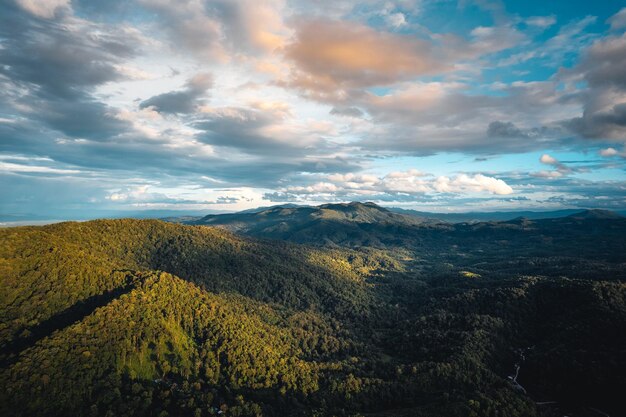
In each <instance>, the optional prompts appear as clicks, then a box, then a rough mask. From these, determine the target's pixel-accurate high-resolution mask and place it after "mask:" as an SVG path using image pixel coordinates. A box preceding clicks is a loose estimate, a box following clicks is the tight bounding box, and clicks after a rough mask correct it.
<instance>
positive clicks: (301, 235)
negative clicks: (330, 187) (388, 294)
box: [187, 202, 436, 246]
mask: <svg viewBox="0 0 626 417" xmlns="http://www.w3.org/2000/svg"><path fill="white" fill-rule="evenodd" d="M432 223H433V221H432V220H429V219H422V218H419V217H415V216H407V215H404V214H400V213H394V212H392V211H390V210H388V209H386V208H383V207H380V206H378V205H376V204H374V203H358V202H353V203H347V204H324V205H321V206H317V207H308V206H291V207H285V206H276V207H270V208H267V209H264V210H261V211H253V212H240V213H232V214H221V215H208V216H205V217H203V218H202V219H200V220H195V221H191V222H188V223H187V224H194V225H210V226H219V227H222V228H225V229H227V230H230V231H233V232H239V233H244V234H249V235H252V236H259V237H265V238H274V239H284V240H291V241H294V242H300V243H315V244H327V243H335V244H341V245H344V246H345V245H347V246H381V242H383V243H384V242H390V241H392V242H395V243H398V244H399V243H400V242H401V241H400V240H399V239H400V238H401V237H402V235H403V233H404V232H405V231H407V230H411V228H412V227H415V226H423V225H426V224H432ZM435 223H436V222H435Z"/></svg>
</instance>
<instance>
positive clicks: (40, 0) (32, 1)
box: [16, 0, 70, 19]
mask: <svg viewBox="0 0 626 417" xmlns="http://www.w3.org/2000/svg"><path fill="white" fill-rule="evenodd" d="M16 1H17V4H18V6H20V7H21V8H22V9H24V10H26V11H27V12H29V13H31V14H33V15H35V16H37V17H41V18H44V19H51V18H53V17H54V16H55V14H56V13H57V11H58V10H61V9H69V7H70V0H16Z"/></svg>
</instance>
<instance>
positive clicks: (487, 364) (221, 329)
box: [0, 204, 626, 417]
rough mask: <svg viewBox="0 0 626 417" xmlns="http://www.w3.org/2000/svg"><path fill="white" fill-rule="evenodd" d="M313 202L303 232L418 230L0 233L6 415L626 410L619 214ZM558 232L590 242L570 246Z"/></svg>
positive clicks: (178, 228)
mask: <svg viewBox="0 0 626 417" xmlns="http://www.w3.org/2000/svg"><path fill="white" fill-rule="evenodd" d="M308 209H309V210H311V211H309V212H308V213H307V214H306V217H307V218H309V219H310V218H311V217H314V218H315V219H313V220H312V223H311V222H306V223H304V222H303V223H302V224H303V225H306V227H303V229H302V230H303V231H302V232H301V234H297V235H295V236H298V237H299V239H300V238H303V237H304V236H307V233H314V234H317V236H322V235H326V234H327V233H328V231H329V230H331V229H332V227H336V228H337V229H338V230H341V228H340V227H339V226H337V225H357V229H356V230H357V231H359V233H367V234H370V235H373V234H375V233H376V230H377V228H383V229H384V230H396V231H397V232H401V233H404V235H405V237H403V239H404V242H410V243H412V245H413V246H408V247H399V246H394V245H393V244H391V243H393V241H391V240H389V239H391V236H392V235H393V234H394V233H395V232H389V233H388V234H384V233H383V234H380V235H379V236H380V239H379V242H382V241H386V242H387V245H386V246H377V248H373V247H371V246H368V247H364V246H363V245H362V243H363V241H362V240H360V241H359V244H358V245H352V243H353V242H354V240H350V239H348V240H346V239H337V240H336V241H333V240H332V238H333V237H335V235H328V236H327V237H326V238H325V240H324V242H326V243H324V242H318V243H317V244H316V245H315V246H305V245H300V244H295V243H289V242H288V241H278V240H267V239H261V240H257V239H256V238H252V237H246V236H241V235H236V234H233V233H231V232H229V231H226V230H224V229H223V228H216V227H207V226H186V225H180V224H172V223H166V222H161V221H154V220H129V219H126V220H99V221H91V222H85V223H60V224H54V225H48V226H43V227H21V228H11V229H2V230H0V277H1V280H2V281H1V284H2V285H1V286H0V306H1V307H2V308H1V309H0V380H1V381H2V383H1V384H0V414H1V415H7V416H33V415H42V416H66V415H77V416H83V415H84V416H88V415H89V416H94V415H95V416H97V415H103V416H120V415H122V416H123V415H128V416H130V415H140V416H161V417H165V416H168V415H169V416H178V415H180V416H212V415H217V414H218V412H220V411H221V414H222V415H227V416H258V415H267V416H286V415H372V416H388V415H406V416H414V415H419V416H426V417H429V416H441V415H446V416H468V417H469V416H493V415H495V412H496V410H497V411H498V415H506V416H546V417H547V416H556V415H563V414H564V413H569V414H571V415H577V416H578V415H581V416H587V415H588V416H590V417H591V416H594V415H595V414H593V412H591V411H589V410H590V409H589V407H592V408H596V409H600V410H602V411H603V412H607V413H610V414H611V415H619V414H620V413H621V412H622V411H624V409H623V404H622V402H621V396H620V395H621V392H620V391H621V390H620V387H623V386H624V384H625V382H626V381H625V380H624V375H626V372H625V371H626V362H625V361H624V358H625V357H626V356H625V355H624V352H625V351H626V350H625V349H626V339H625V338H626V335H625V333H624V332H623V329H624V328H626V285H625V284H624V278H623V277H624V276H625V274H624V271H625V269H626V267H625V264H626V263H625V261H624V256H625V255H624V251H622V250H620V249H619V248H620V247H623V243H624V240H623V236H624V235H623V234H621V233H622V232H623V229H622V228H623V222H622V220H621V219H615V218H606V217H607V216H606V215H604V214H603V215H597V214H598V213H596V215H594V216H583V217H582V218H581V217H580V216H577V217H568V218H562V219H555V220H549V223H545V222H544V221H541V222H539V221H537V222H533V221H529V220H526V219H517V220H513V221H510V222H504V223H497V222H496V223H482V224H472V225H462V226H459V227H458V228H450V226H449V225H448V226H443V227H440V226H438V225H429V224H422V223H419V222H417V223H416V222H414V221H413V222H412V221H408V220H406V219H405V218H404V217H397V215H395V214H393V213H391V214H390V212H388V211H386V210H384V209H380V208H378V207H376V206H373V205H370V204H364V205H355V204H352V205H327V206H322V207H321V208H308ZM275 210H280V211H282V213H281V212H279V213H268V214H266V215H267V216H268V217H272V218H273V219H275V220H277V219H280V218H281V217H282V218H283V219H284V222H283V223H285V224H287V225H289V226H290V225H292V222H291V221H288V220H286V219H288V218H289V216H293V217H294V218H296V221H295V224H297V219H298V218H301V217H304V216H305V215H303V214H302V212H299V211H300V208H298V209H296V208H289V209H283V208H273V209H270V211H275ZM283 210H287V211H283ZM294 210H296V213H294V212H293V211H294ZM261 213H262V212H261ZM250 214H260V213H250ZM589 217H593V218H589ZM368 222H369V223H368ZM546 222H547V220H546ZM268 224H269V223H268ZM366 225H369V226H366ZM348 227H350V226H348ZM388 228H391V229H388ZM263 230H264V229H263ZM550 230H552V231H555V233H556V231H557V230H561V232H560V233H565V232H564V231H566V230H568V232H567V233H569V234H568V235H566V236H565V238H564V239H566V238H567V239H569V238H570V237H571V236H577V237H578V238H579V239H578V240H577V242H578V243H577V244H578V247H579V248H582V246H581V244H582V243H581V242H582V239H583V237H584V238H585V239H586V241H585V242H586V243H587V244H589V245H593V248H589V250H588V251H581V252H579V253H566V249H567V248H566V245H565V242H564V241H557V240H556V239H555V236H551V235H548V234H546V233H548V231H550ZM339 233H342V232H339ZM415 236H418V237H419V238H416V237H415ZM620 236H621V237H620ZM505 237H506V238H507V239H508V240H507V242H506V243H505V242H503V240H502V239H504V238H505ZM372 238H373V237H370V239H372ZM550 238H552V241H550ZM538 239H539V240H538ZM541 239H542V240H541ZM295 240H297V239H295ZM303 240H304V239H303ZM541 242H544V243H542V244H540V245H539V246H538V243H541ZM546 242H548V243H546ZM311 243H313V242H311ZM619 245H622V246H619ZM512 246H516V247H519V251H516V252H515V256H514V257H512V256H511V253H512V251H511V247H512ZM564 248H565V249H564ZM609 248H612V249H609ZM594 253H595V254H596V255H598V254H599V255H598V256H596V255H594ZM506 254H508V256H507V255H506ZM602 254H603V255H602ZM592 255H593V256H595V257H594V258H592ZM519 352H523V353H524V360H523V361H522V362H520V356H519V355H520V353H519ZM516 363H517V364H518V365H521V371H520V372H519V378H518V380H517V381H518V382H519V383H520V384H522V385H523V386H524V388H525V389H526V391H527V392H526V393H524V392H522V391H521V390H520V389H519V388H516V385H515V384H513V383H511V381H510V380H509V378H508V377H509V376H510V375H511V374H513V373H514V369H515V364H516ZM598 364H602V366H598ZM536 401H540V402H541V401H549V402H550V404H548V405H545V406H544V405H541V406H538V405H536Z"/></svg>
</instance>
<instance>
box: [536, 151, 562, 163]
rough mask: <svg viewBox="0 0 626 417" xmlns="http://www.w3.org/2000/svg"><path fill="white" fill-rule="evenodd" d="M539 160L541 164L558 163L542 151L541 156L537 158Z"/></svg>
mask: <svg viewBox="0 0 626 417" xmlns="http://www.w3.org/2000/svg"><path fill="white" fill-rule="evenodd" d="M539 162H541V163H542V164H546V165H556V164H558V163H559V161H558V160H557V159H556V158H554V157H552V156H550V155H548V154H547V153H544V154H543V155H541V158H539Z"/></svg>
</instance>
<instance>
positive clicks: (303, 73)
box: [285, 19, 446, 91]
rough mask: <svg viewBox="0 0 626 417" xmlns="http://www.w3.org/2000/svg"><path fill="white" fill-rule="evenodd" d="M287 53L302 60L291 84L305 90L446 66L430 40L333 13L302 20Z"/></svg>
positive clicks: (382, 80) (372, 82)
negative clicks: (343, 18)
mask: <svg viewBox="0 0 626 417" xmlns="http://www.w3.org/2000/svg"><path fill="white" fill-rule="evenodd" d="M285 55H286V56H287V58H289V59H290V60H292V61H293V62H294V63H295V64H296V73H295V74H294V79H293V80H291V85H292V86H295V87H298V88H301V89H303V90H308V89H320V90H326V91H332V90H333V89H336V88H361V87H371V86H376V85H387V84H392V83H397V82H399V81H402V80H407V79H411V78H414V77H416V76H420V75H426V74H434V73H436V72H439V71H443V70H445V69H446V64H445V63H443V62H441V61H440V60H439V59H438V58H437V56H436V52H435V49H434V48H433V46H432V45H431V44H430V43H429V42H427V41H424V40H421V39H418V38H416V37H413V36H405V35H398V34H392V33H388V32H380V31H377V30H375V29H372V28H371V27H368V26H365V25H363V24H360V23H357V22H348V21H336V20H328V19H314V20H300V21H298V22H297V25H296V36H295V40H294V42H293V43H291V44H289V45H287V47H286V48H285Z"/></svg>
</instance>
